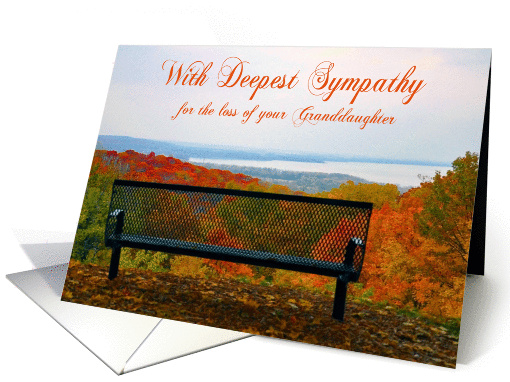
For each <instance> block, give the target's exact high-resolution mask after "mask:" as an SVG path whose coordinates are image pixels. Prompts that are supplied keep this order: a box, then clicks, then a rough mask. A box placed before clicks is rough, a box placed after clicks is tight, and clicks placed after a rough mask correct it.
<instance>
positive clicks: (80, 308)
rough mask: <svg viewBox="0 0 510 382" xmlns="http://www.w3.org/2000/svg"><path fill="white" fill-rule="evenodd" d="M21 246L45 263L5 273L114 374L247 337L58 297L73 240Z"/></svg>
mask: <svg viewBox="0 0 510 382" xmlns="http://www.w3.org/2000/svg"><path fill="white" fill-rule="evenodd" d="M22 248H23V250H24V252H25V253H26V254H27V256H28V257H29V258H30V260H31V262H32V263H33V264H34V265H35V266H36V267H40V266H43V267H42V268H39V269H34V270H30V271H25V272H20V273H14V274H10V275H7V278H8V279H9V280H10V281H11V282H12V283H13V284H14V285H16V286H17V287H18V288H19V289H20V290H21V291H22V292H23V293H25V294H26V295H27V296H28V297H29V298H31V299H32V300H33V301H34V302H35V303H36V304H37V305H39V307H40V308H41V309H43V310H44V311H45V312H46V313H48V314H49V315H50V316H51V317H52V318H53V319H54V320H55V321H57V322H58V323H59V324H60V325H62V327H63V328H64V329H66V330H67V331H68V332H69V333H70V334H72V335H73V336H74V337H75V338H76V339H77V340H78V341H80V342H81V343H82V344H83V345H84V346H85V347H86V348H87V349H89V350H90V351H91V352H92V353H94V354H95V355H96V356H97V357H98V358H99V359H100V360H101V361H103V362H104V363H105V364H106V365H107V366H108V367H110V368H111V369H112V370H113V371H114V372H115V373H117V374H123V373H127V372H129V371H134V370H137V369H140V368H143V367H146V366H150V365H154V364H157V363H160V362H164V361H167V360H170V359H174V358H177V357H182V356H184V355H187V354H191V353H195V352H198V351H200V350H204V349H208V348H211V347H214V346H218V345H222V344H226V343H228V342H232V341H236V340H239V339H242V338H246V337H250V336H251V335H250V334H246V333H239V332H234V331H231V330H225V329H218V328H212V327H208V326H202V325H195V324H189V323H185V322H179V321H172V320H165V319H161V318H157V317H149V316H142V315H138V314H133V313H127V312H121V311H116V310H110V309H102V308H96V307H93V306H88V305H81V304H74V303H69V302H64V301H60V296H61V294H62V289H63V287H64V282H65V278H66V274H67V261H68V259H69V257H70V254H71V249H72V243H49V244H48V243H47V244H24V245H22ZM55 262H56V263H55ZM48 264H53V265H49V266H48Z"/></svg>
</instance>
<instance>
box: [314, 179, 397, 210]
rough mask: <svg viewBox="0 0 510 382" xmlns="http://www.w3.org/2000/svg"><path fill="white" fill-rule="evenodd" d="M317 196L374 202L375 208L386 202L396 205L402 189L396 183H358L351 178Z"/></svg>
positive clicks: (392, 205)
mask: <svg viewBox="0 0 510 382" xmlns="http://www.w3.org/2000/svg"><path fill="white" fill-rule="evenodd" d="M315 196H318V197H322V198H330V199H342V200H353V201H357V202H370V203H373V205H374V208H381V207H382V206H383V205H384V204H385V203H387V204H388V205H390V206H391V207H395V205H396V202H397V199H398V197H399V196H400V191H399V190H398V188H397V186H395V185H394V184H384V185H382V184H377V183H358V184H355V183H354V182H353V181H352V180H349V181H347V182H345V183H343V184H341V185H340V186H339V187H338V188H332V189H331V191H325V192H321V193H318V194H316V195H315Z"/></svg>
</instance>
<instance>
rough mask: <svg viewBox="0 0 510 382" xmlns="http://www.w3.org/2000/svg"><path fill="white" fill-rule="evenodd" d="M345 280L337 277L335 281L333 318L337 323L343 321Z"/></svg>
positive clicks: (345, 293) (345, 295)
mask: <svg viewBox="0 0 510 382" xmlns="http://www.w3.org/2000/svg"><path fill="white" fill-rule="evenodd" d="M347 282H348V281H347V278H346V277H345V276H338V278H337V279H336V290H335V300H334V302H333V318H334V319H335V320H338V321H343V320H344V312H345V299H346V298H347Z"/></svg>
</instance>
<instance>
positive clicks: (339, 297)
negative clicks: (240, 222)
mask: <svg viewBox="0 0 510 382" xmlns="http://www.w3.org/2000/svg"><path fill="white" fill-rule="evenodd" d="M115 186H129V187H145V188H157V189H165V190H175V191H184V192H186V191H188V192H201V193H213V194H221V195H231V196H243V197H253V198H261V199H271V200H279V201H280V200H284V201H292V202H302V203H314V204H322V205H331V206H342V207H353V208H362V209H365V210H369V215H368V219H370V214H371V211H372V203H366V202H355V201H347V200H337V199H323V198H314V197H309V196H298V195H281V194H272V193H264V192H255V191H241V190H231V189H221V188H209V187H197V186H187V185H177V184H161V183H150V182H138V181H129V180H120V179H116V180H115V181H114V190H115ZM113 198H114V192H112V199H111V201H110V206H111V205H112V201H113ZM110 208H111V207H110ZM109 217H115V218H116V223H115V229H114V233H113V235H112V236H108V228H106V229H105V244H106V246H107V247H111V248H112V257H111V261H110V268H109V274H108V278H109V279H110V280H113V279H114V278H115V277H116V276H117V274H118V268H119V261H120V252H121V248H122V247H127V248H136V249H144V250H152V251H159V252H167V253H174V254H180V255H188V256H195V257H202V258H207V259H212V260H223V261H230V262H234V263H243V264H248V265H255V266H263V267H271V268H278V269H285V270H290V271H297V272H304V273H312V274H317V275H323V276H330V277H335V278H336V279H337V283H336V290H335V298H334V305H333V318H335V319H337V320H339V321H343V318H344V312H345V300H346V294H347V283H348V282H349V281H357V280H358V278H359V274H360V272H361V265H360V269H359V271H355V270H354V267H353V260H354V256H355V251H356V247H357V246H360V247H364V246H365V243H363V242H361V240H360V239H359V238H351V239H350V240H349V243H348V245H347V247H346V253H345V258H344V261H343V263H342V264H343V266H344V269H342V270H340V269H338V268H337V269H333V268H329V267H324V266H320V262H317V264H315V265H313V264H312V265H310V264H308V265H307V264H299V263H293V262H290V261H285V259H281V258H279V259H271V258H266V259H261V258H259V257H255V256H254V257H249V253H250V252H251V253H256V252H257V251H251V250H243V251H242V252H243V254H244V255H236V254H232V253H228V251H227V249H228V248H227V247H218V246H210V247H214V249H218V248H225V251H224V252H223V253H222V252H221V251H220V252H218V251H214V252H212V251H208V250H204V249H202V250H200V249H192V248H182V247H177V246H173V245H158V244H152V243H150V242H147V241H145V242H143V241H142V242H140V241H139V242H137V241H133V240H123V239H122V234H123V226H124V218H125V212H124V211H123V210H119V209H118V210H115V211H112V212H111V213H110V214H109ZM367 230H368V226H367ZM201 247H207V245H201ZM246 254H248V256H247V255H246ZM363 256H364V251H363V255H362V257H361V260H360V261H361V264H362V263H363ZM287 257H288V258H290V257H291V256H287Z"/></svg>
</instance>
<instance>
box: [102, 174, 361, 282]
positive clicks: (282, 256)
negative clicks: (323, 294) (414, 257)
mask: <svg viewBox="0 0 510 382" xmlns="http://www.w3.org/2000/svg"><path fill="white" fill-rule="evenodd" d="M120 211H123V214H124V220H123V227H122V233H121V234H120V232H117V234H116V231H115V230H116V225H117V219H118V214H119V212H120ZM370 213H371V204H369V203H358V202H346V201H338V200H328V199H319V198H309V197H299V196H289V195H276V194H265V193H258V192H243V191H237V190H236V191H234V190H224V189H211V188H201V187H190V186H181V185H162V184H155V183H143V182H132V181H115V184H114V187H113V194H112V200H111V204H110V213H109V217H108V220H107V226H106V238H107V244H108V240H109V239H114V240H118V241H122V242H123V244H125V243H129V242H131V243H133V244H142V243H146V244H149V245H153V246H163V247H174V248H177V247H179V248H183V249H197V250H201V251H206V252H207V251H208V252H215V251H216V252H228V253H231V254H233V255H237V256H240V257H243V256H247V257H250V256H256V257H258V258H260V259H261V260H263V259H268V260H278V261H289V262H293V263H296V264H301V263H302V264H304V265H309V266H317V267H328V266H329V267H333V268H337V269H338V270H340V269H341V266H342V264H341V263H342V262H343V261H344V259H345V254H346V248H347V245H348V243H349V241H350V240H351V239H354V241H355V242H356V244H363V245H358V246H356V249H355V252H354V258H353V271H354V272H358V273H359V271H360V270H361V265H362V262H363V255H364V251H365V249H364V244H365V243H366V239H367V234H368V225H369V219H370Z"/></svg>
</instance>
